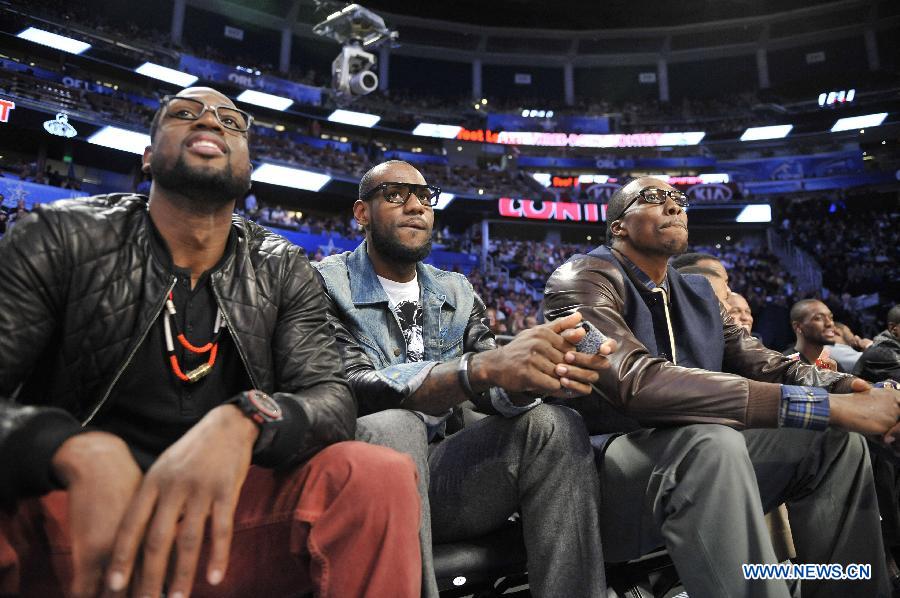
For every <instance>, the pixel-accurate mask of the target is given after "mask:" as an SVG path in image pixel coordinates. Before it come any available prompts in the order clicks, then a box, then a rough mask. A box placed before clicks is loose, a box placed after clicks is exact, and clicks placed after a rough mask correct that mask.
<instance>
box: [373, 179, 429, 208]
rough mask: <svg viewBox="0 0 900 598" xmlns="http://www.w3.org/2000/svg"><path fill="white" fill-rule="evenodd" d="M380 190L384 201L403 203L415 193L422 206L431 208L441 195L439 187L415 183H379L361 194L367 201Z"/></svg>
mask: <svg viewBox="0 0 900 598" xmlns="http://www.w3.org/2000/svg"><path fill="white" fill-rule="evenodd" d="M379 191H381V196H382V197H383V198H384V200H385V201H386V202H389V203H395V204H398V205H401V206H402V205H404V204H405V203H406V202H407V200H409V196H410V195H415V196H416V199H418V200H419V203H421V204H422V205H423V206H428V207H430V208H433V207H434V206H436V205H437V202H438V197H440V196H441V188H440V187H435V186H434V185H417V184H415V183H381V184H380V185H376V186H375V187H372V188H371V189H369V191H367V192H366V194H365V195H363V201H368V200H370V199H372V197H373V196H374V195H375V194H376V193H378V192H379Z"/></svg>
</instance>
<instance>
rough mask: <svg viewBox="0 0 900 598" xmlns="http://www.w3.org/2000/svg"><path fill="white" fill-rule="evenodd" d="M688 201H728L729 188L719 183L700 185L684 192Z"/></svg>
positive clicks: (729, 195) (730, 192) (730, 194)
mask: <svg viewBox="0 0 900 598" xmlns="http://www.w3.org/2000/svg"><path fill="white" fill-rule="evenodd" d="M685 194H686V195H687V196H688V199H694V200H696V201H706V202H711V201H729V200H730V199H731V196H732V191H731V187H729V186H728V185H722V184H719V183H711V184H705V185H703V184H701V185H694V186H693V187H689V188H688V190H687V191H686V192H685Z"/></svg>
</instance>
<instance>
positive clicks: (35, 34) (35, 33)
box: [16, 27, 91, 54]
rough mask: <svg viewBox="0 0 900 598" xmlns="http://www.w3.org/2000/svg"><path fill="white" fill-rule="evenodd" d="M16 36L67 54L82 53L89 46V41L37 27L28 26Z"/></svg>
mask: <svg viewBox="0 0 900 598" xmlns="http://www.w3.org/2000/svg"><path fill="white" fill-rule="evenodd" d="M16 37H20V38H22V39H26V40H28V41H30V42H34V43H36V44H41V45H42V46H48V47H50V48H55V49H57V50H62V51H63V52H68V53H69V54H82V53H84V52H86V51H87V50H88V49H90V47H91V44H89V43H86V42H83V41H80V40H77V39H72V38H71V37H66V36H64V35H59V34H56V33H50V32H49V31H44V30H43V29H38V28H37V27H29V28H28V29H25V30H24V31H22V32H21V33H19V35H17V36H16Z"/></svg>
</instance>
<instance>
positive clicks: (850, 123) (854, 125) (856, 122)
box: [831, 112, 887, 133]
mask: <svg viewBox="0 0 900 598" xmlns="http://www.w3.org/2000/svg"><path fill="white" fill-rule="evenodd" d="M886 118H887V112H879V113H878V114H863V115H862V116H851V117H849V118H841V119H838V121H837V122H836V123H834V126H833V127H831V132H832V133H837V132H838V131H852V130H853V129H867V128H869V127H877V126H878V125H880V124H881V123H883V122H884V119H886Z"/></svg>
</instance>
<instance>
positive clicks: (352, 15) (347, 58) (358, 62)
mask: <svg viewBox="0 0 900 598" xmlns="http://www.w3.org/2000/svg"><path fill="white" fill-rule="evenodd" d="M313 33H315V34H316V35H321V36H322V37H327V38H329V39H333V40H334V41H336V42H338V43H339V44H341V53H340V54H338V56H337V58H335V59H334V62H332V63H331V87H332V89H333V90H334V93H335V95H336V97H337V98H338V99H339V100H345V101H351V100H353V99H354V98H357V97H359V96H364V95H367V94H370V93H372V92H373V91H375V90H376V89H378V75H377V74H375V72H374V70H373V69H374V68H375V55H374V54H372V53H371V52H370V50H374V49H375V48H377V47H378V46H380V45H381V44H383V43H385V42H388V41H394V40H396V39H397V37H398V33H397V32H396V31H391V30H390V29H388V27H387V25H385V24H384V19H382V18H381V17H379V16H378V15H377V14H375V13H374V12H372V11H371V10H369V9H367V8H364V7H362V6H360V5H359V4H350V5H348V6H346V7H344V8H343V9H341V10H339V11H337V12H334V13H332V14H330V15H328V17H327V18H326V19H325V20H324V21H322V22H321V23H319V24H318V25H316V26H315V27H313Z"/></svg>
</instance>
